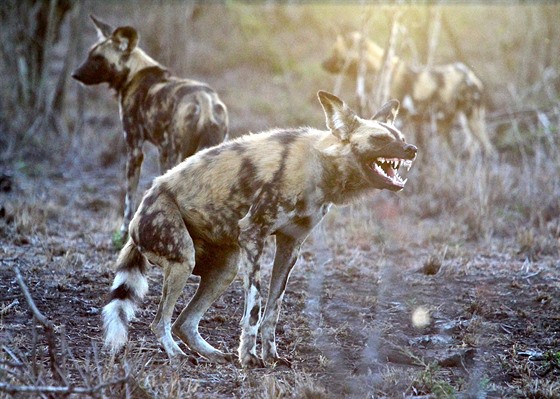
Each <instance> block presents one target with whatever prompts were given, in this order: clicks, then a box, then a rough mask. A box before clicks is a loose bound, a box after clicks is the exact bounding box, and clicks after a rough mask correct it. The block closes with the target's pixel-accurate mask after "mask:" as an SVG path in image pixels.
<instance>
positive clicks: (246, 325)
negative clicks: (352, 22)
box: [103, 92, 417, 367]
mask: <svg viewBox="0 0 560 399" xmlns="http://www.w3.org/2000/svg"><path fill="white" fill-rule="evenodd" d="M318 95H319V100H320V102H321V104H322V106H323V109H324V112H325V116H326V122H327V127H328V130H326V131H321V130H316V129H312V128H299V129H285V130H273V131H268V132H263V133H259V134H251V135H246V136H242V137H240V138H238V139H235V140H232V141H229V142H225V143H222V144H221V145H219V146H216V147H213V148H210V149H207V150H204V151H201V152H198V153H197V154H195V155H193V156H192V157H190V158H188V159H187V160H185V161H184V162H182V163H181V164H179V165H178V166H176V167H174V168H173V169H171V170H170V171H168V172H167V173H166V174H165V175H163V176H161V177H158V178H157V179H156V180H155V181H154V184H153V186H152V188H151V189H150V190H149V191H148V192H147V193H146V195H145V196H144V198H143V200H142V202H141V204H140V206H139V208H138V211H137V212H136V214H135V216H134V218H133V219H132V222H131V224H130V238H129V241H128V243H127V244H126V246H125V248H124V249H123V250H122V251H121V254H120V257H119V260H118V262H117V274H116V277H115V281H114V283H113V286H112V289H111V300H110V301H109V303H108V304H107V305H106V306H105V308H104V310H103V315H104V326H105V340H106V345H107V346H109V347H110V348H112V349H113V350H114V351H118V350H119V349H120V348H121V347H122V346H123V345H124V344H125V343H126V341H127V324H128V321H129V320H130V319H131V318H132V317H133V314H134V309H135V307H136V306H137V305H138V304H139V303H140V300H141V298H142V297H143V295H144V294H145V292H146V290H147V280H146V276H145V268H146V260H147V261H148V262H149V263H151V264H153V265H157V266H160V267H162V268H163V276H164V280H163V292H162V298H161V302H160V304H159V308H158V311H157V315H156V317H155V320H154V321H153V323H152V324H151V328H152V331H153V332H154V333H155V335H156V336H157V338H158V339H159V341H160V342H161V344H162V346H163V348H164V349H165V351H166V352H167V354H168V355H169V356H170V357H174V356H176V355H184V352H183V350H182V349H181V348H180V347H179V346H178V345H177V343H176V342H175V341H174V340H173V337H172V335H175V336H176V337H178V338H180V339H181V341H183V342H184V343H185V344H186V345H187V346H188V347H189V348H190V349H191V350H193V351H195V352H197V353H198V354H200V355H202V356H204V357H206V358H208V359H210V360H212V361H216V362H227V361H230V360H231V359H232V358H233V355H232V354H226V353H223V352H221V351H220V350H218V349H216V348H214V347H212V346H211V345H210V344H208V343H207V342H206V341H205V340H204V339H203V338H202V337H201V336H200V334H199V332H198V324H199V322H200V320H201V318H202V316H203V315H204V313H205V312H206V311H207V310H208V308H209V307H210V306H211V305H212V303H213V302H214V301H215V300H216V299H217V298H218V297H219V296H220V295H221V294H222V293H223V292H224V291H225V290H226V288H227V287H228V286H229V285H230V284H231V282H232V281H233V279H234V278H235V277H236V275H237V273H238V271H240V272H241V275H242V278H243V286H244V291H245V310H244V313H243V318H242V321H241V326H242V333H241V338H240V345H239V349H238V356H239V361H240V362H241V364H242V365H243V366H244V367H254V366H262V365H263V364H271V363H275V362H280V363H283V364H289V362H288V361H287V360H285V359H282V358H280V357H279V355H278V353H277V350H276V343H275V326H276V324H277V322H278V316H279V312H280V306H281V302H282V298H283V296H284V291H285V289H286V284H287V283H288V277H289V275H290V272H291V270H292V267H293V266H294V264H295V263H296V260H297V258H298V252H299V248H300V246H301V245H302V243H303V242H304V240H305V239H306V237H307V236H308V235H309V233H310V232H311V230H312V229H313V228H314V226H316V225H317V224H318V223H319V222H320V221H321V219H322V218H323V217H324V216H325V214H326V213H327V211H328V209H329V207H330V206H331V204H347V203H349V202H351V201H353V200H354V199H357V198H360V197H363V196H365V195H369V194H373V193H374V192H375V191H376V190H380V189H387V190H392V191H400V190H401V189H402V188H404V184H405V182H406V180H402V179H401V177H400V176H399V175H398V173H397V171H398V168H399V167H400V166H403V165H404V166H410V163H411V162H412V160H413V159H414V158H415V156H416V151H417V150H416V147H415V146H413V145H411V144H407V143H406V142H405V139H404V137H403V135H402V134H401V132H400V131H399V130H398V129H396V128H395V127H394V126H393V121H394V118H395V116H396V112H397V110H398V102H397V101H395V100H393V101H390V102H388V103H387V104H386V105H385V106H384V107H382V108H381V109H380V111H379V112H378V113H377V114H376V115H375V116H374V118H372V119H362V118H360V117H358V116H357V115H356V114H355V113H354V112H353V111H352V110H351V109H350V108H348V107H347V106H346V104H345V103H343V102H342V101H341V100H340V99H339V98H338V97H336V96H334V95H332V94H329V93H326V92H319V94H318ZM270 235H274V236H275V239H276V255H275V259H274V264H273V268H272V276H271V280H270V286H269V290H268V299H267V301H266V304H264V310H263V304H262V303H261V294H260V292H261V281H260V275H261V272H260V258H261V254H262V251H263V246H264V244H265V240H266V239H267V237H269V236H270ZM191 274H195V275H199V276H200V277H201V279H200V285H199V287H198V289H197V291H196V294H195V295H194V297H193V298H192V299H191V301H190V302H189V304H188V305H187V306H186V308H185V309H184V310H183V311H182V312H181V314H180V315H179V316H178V318H177V320H176V321H175V322H174V324H173V326H171V316H172V313H173V309H174V306H175V304H176V301H177V298H178V297H179V295H181V293H182V290H183V287H184V286H185V283H186V281H187V278H188V277H189V275H191ZM259 330H260V333H261V342H262V348H261V356H259V355H258V354H257V349H256V340H257V334H258V332H259Z"/></svg>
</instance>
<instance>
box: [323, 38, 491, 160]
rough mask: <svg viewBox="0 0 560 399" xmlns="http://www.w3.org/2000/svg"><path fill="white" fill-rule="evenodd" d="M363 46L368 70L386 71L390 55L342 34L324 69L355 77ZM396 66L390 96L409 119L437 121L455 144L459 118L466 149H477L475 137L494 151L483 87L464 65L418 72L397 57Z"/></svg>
mask: <svg viewBox="0 0 560 399" xmlns="http://www.w3.org/2000/svg"><path fill="white" fill-rule="evenodd" d="M360 46H365V47H364V50H363V51H364V56H365V62H366V71H367V72H368V73H372V74H376V73H377V72H379V70H380V69H381V67H382V62H383V55H384V52H385V51H384V50H383V48H381V47H380V46H379V45H377V44H376V43H375V42H373V41H371V40H369V39H365V40H363V36H362V34H361V33H360V32H352V33H350V34H347V35H338V37H337V39H336V42H335V44H334V46H333V49H332V54H331V56H330V57H329V58H328V59H326V60H325V61H324V62H323V68H324V69H325V70H327V71H328V72H331V73H340V72H342V71H343V69H344V68H346V72H347V73H348V74H349V75H351V76H356V74H357V70H358V63H359V59H360V48H361V47H360ZM391 63H392V65H391V69H392V71H393V75H392V81H391V87H390V94H391V96H392V97H396V98H398V99H400V100H401V102H402V108H401V112H402V113H403V115H404V116H405V119H406V118H409V119H410V120H411V121H414V122H426V121H428V120H430V118H431V116H432V115H433V116H435V120H436V123H437V129H438V132H439V133H441V134H443V135H444V137H445V138H446V140H447V142H448V143H449V144H450V145H451V144H452V137H451V127H452V125H453V122H454V121H455V119H456V118H459V121H460V123H461V125H462V128H463V130H464V131H465V134H466V142H465V147H466V148H467V149H469V150H470V149H471V148H472V141H473V140H472V136H473V135H474V137H475V139H476V140H478V142H479V143H480V145H481V146H482V149H483V150H484V152H485V153H491V152H492V151H493V146H492V144H491V143H490V140H489V139H488V135H487V132H486V123H485V113H486V112H485V107H484V104H483V91H484V86H483V84H482V82H481V81H480V79H479V78H478V77H477V76H476V75H475V74H474V72H473V71H472V70H470V69H469V68H468V67H467V66H466V65H464V64H462V63H454V64H445V65H438V66H435V67H432V68H427V69H426V68H425V69H421V70H417V69H414V68H412V67H411V66H410V65H408V64H407V63H405V62H404V61H402V60H400V59H399V58H398V57H394V58H393V59H392V60H391Z"/></svg>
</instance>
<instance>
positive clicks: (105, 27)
mask: <svg viewBox="0 0 560 399" xmlns="http://www.w3.org/2000/svg"><path fill="white" fill-rule="evenodd" d="M89 17H90V18H91V20H92V21H93V24H94V25H95V30H96V31H97V37H98V38H99V40H104V39H107V38H108V37H111V32H113V27H112V26H111V25H109V24H106V23H105V22H103V21H100V20H99V19H97V17H95V15H93V14H90V15H89Z"/></svg>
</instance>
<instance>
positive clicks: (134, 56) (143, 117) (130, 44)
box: [72, 16, 228, 236]
mask: <svg viewBox="0 0 560 399" xmlns="http://www.w3.org/2000/svg"><path fill="white" fill-rule="evenodd" d="M91 19H92V20H93V22H94V24H95V28H96V30H97V33H98V37H99V41H98V42H97V43H95V44H94V45H93V47H92V48H91V49H90V50H89V54H88V57H87V59H86V60H85V61H84V63H83V64H82V65H81V66H80V67H79V68H78V69H76V70H75V71H74V72H73V74H72V77H73V78H74V79H76V80H78V81H80V82H82V83H83V84H86V85H95V84H100V83H108V84H109V86H110V87H111V88H112V89H114V90H115V91H116V92H117V95H118V99H119V106H120V114H121V119H122V126H123V130H124V137H125V140H126V144H127V147H128V158H127V162H126V181H127V187H126V198H125V210H124V219H123V222H122V225H121V228H120V232H121V235H122V236H124V235H126V233H127V231H128V225H129V223H130V219H131V218H132V215H133V214H134V211H135V201H134V196H135V194H136V189H137V186H138V180H139V177H140V169H141V166H142V161H143V158H144V155H143V152H142V145H143V144H144V141H149V142H151V143H153V144H154V145H155V146H156V147H157V148H158V150H159V164H160V172H161V173H163V172H165V171H166V170H168V169H169V168H171V167H172V166H174V165H176V164H178V163H179V162H181V161H182V160H183V159H185V158H186V157H188V156H190V155H192V154H194V153H195V152H196V151H198V150H200V149H202V148H207V147H210V146H212V145H215V144H219V143H220V142H222V141H223V140H224V139H225V137H226V135H227V131H228V114H227V109H226V106H225V105H224V103H223V102H222V101H221V100H220V99H219V97H218V95H217V94H216V92H215V91H214V90H213V89H212V88H211V87H210V86H208V85H207V84H205V83H201V82H197V81H194V80H189V79H180V78H177V77H174V76H172V75H171V74H170V73H169V71H168V70H167V69H166V68H165V67H163V66H162V65H160V64H159V63H158V62H156V61H155V60H153V59H152V58H151V57H149V56H148V55H147V54H146V53H145V52H144V51H142V50H141V49H140V48H139V47H138V41H139V35H138V32H137V31H136V29H134V28H132V27H130V26H121V27H118V28H116V29H113V28H112V27H111V26H109V25H107V24H106V23H103V22H101V21H99V20H98V19H97V18H95V17H94V16H91Z"/></svg>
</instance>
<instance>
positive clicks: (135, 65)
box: [114, 47, 166, 96]
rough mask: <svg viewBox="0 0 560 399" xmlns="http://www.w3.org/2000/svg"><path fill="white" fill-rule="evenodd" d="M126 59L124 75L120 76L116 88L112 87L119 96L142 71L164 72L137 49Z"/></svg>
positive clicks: (163, 69)
mask: <svg viewBox="0 0 560 399" xmlns="http://www.w3.org/2000/svg"><path fill="white" fill-rule="evenodd" d="M128 57H129V58H128V62H127V69H126V70H125V71H126V73H123V74H122V77H121V79H120V80H121V81H120V82H119V84H118V87H117V86H115V87H114V88H115V89H116V90H117V92H118V94H119V95H121V96H122V94H123V93H124V92H125V91H126V90H127V89H128V88H129V87H130V86H131V84H132V83H133V81H135V80H137V78H138V76H140V73H141V72H142V71H144V70H147V69H155V70H160V71H165V70H166V68H165V67H164V66H163V65H161V64H160V63H159V62H157V61H156V60H154V59H153V58H152V57H150V56H149V55H148V54H146V53H145V52H144V51H143V50H142V49H140V48H138V47H137V48H135V49H134V50H133V51H132V52H131V53H130V55H129V56H128Z"/></svg>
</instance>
